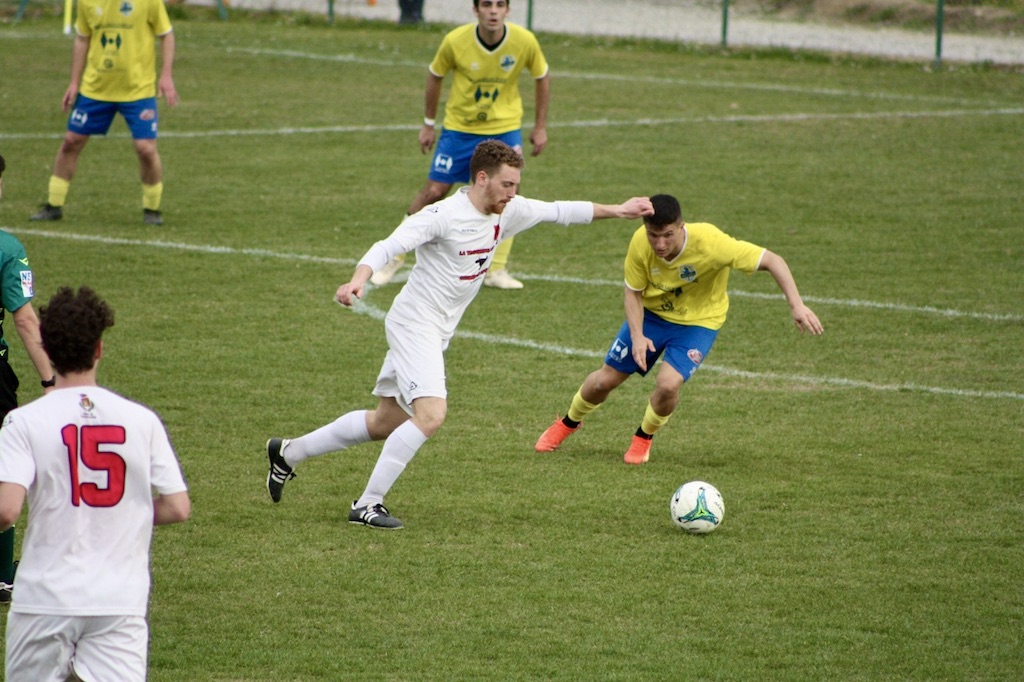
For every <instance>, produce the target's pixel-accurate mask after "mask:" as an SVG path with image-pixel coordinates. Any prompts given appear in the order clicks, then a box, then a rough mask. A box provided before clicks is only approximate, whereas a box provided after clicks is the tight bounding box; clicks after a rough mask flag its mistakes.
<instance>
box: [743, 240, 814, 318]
mask: <svg viewBox="0 0 1024 682" xmlns="http://www.w3.org/2000/svg"><path fill="white" fill-rule="evenodd" d="M758 270H767V271H768V272H770V273H771V275H772V277H774V278H775V283H776V284H778V285H779V289H781V290H782V295H783V296H785V297H786V302H787V303H789V310H790V313H791V314H792V316H793V323H794V324H796V326H797V329H799V330H800V332H801V333H803V332H805V331H806V332H810V333H812V334H820V333H822V332H823V331H824V328H823V327H822V326H821V322H819V321H818V316H817V315H815V314H814V311H812V310H811V309H810V308H808V307H807V306H806V305H804V302H803V299H802V298H800V292H799V291H798V290H797V288H796V280H794V279H793V273H792V272H790V271H789V266H788V265H787V264H786V261H785V260H783V258H782V256H780V255H778V254H776V253H772V252H771V251H769V250H767V249H765V252H764V256H763V257H762V258H761V265H760V266H759V267H758Z"/></svg>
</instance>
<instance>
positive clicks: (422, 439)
mask: <svg viewBox="0 0 1024 682" xmlns="http://www.w3.org/2000/svg"><path fill="white" fill-rule="evenodd" d="M426 442H427V437H426V436H424V435H423V432H422V431H420V430H419V428H417V426H416V425H415V424H413V423H412V421H407V422H405V423H404V424H402V425H401V426H399V427H398V428H397V429H395V430H394V431H393V432H392V434H391V435H390V436H388V438H387V440H385V441H384V449H383V450H381V451H380V457H378V458H377V464H375V465H374V467H373V473H371V474H370V480H369V481H367V483H366V490H364V491H363V494H362V495H361V496H360V498H359V500H358V502H356V506H357V507H365V506H370V505H374V504H381V503H383V502H384V496H385V495H387V494H388V491H389V490H391V486H393V485H394V484H395V481H397V480H398V477H399V476H401V475H402V472H403V471H405V465H406V464H408V463H409V462H410V461H411V460H412V458H413V457H415V456H416V452H417V451H418V450H419V449H420V447H421V446H422V445H423V444H424V443H426Z"/></svg>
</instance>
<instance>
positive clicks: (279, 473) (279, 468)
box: [267, 438, 295, 502]
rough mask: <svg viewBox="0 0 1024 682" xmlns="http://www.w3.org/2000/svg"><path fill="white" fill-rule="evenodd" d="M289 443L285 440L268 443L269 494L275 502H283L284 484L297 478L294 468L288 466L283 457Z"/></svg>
mask: <svg viewBox="0 0 1024 682" xmlns="http://www.w3.org/2000/svg"><path fill="white" fill-rule="evenodd" d="M287 442H288V441H286V440H284V439H283V438H271V439H270V440H268V441H267V459H269V460H270V472H269V473H268V474H267V492H268V493H270V499H272V500H273V501H274V502H280V501H281V493H283V492H284V484H285V483H287V482H288V480H289V479H291V478H295V474H294V473H292V468H291V467H290V466H288V462H286V461H284V457H282V456H281V450H283V449H284V446H285V443H287Z"/></svg>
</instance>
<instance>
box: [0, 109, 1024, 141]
mask: <svg viewBox="0 0 1024 682" xmlns="http://www.w3.org/2000/svg"><path fill="white" fill-rule="evenodd" d="M1022 115H1024V107H1009V108H1001V109H947V110H943V111H871V112H848V113H799V112H798V113H790V114H736V115H731V116H679V117H670V118H640V119H628V120H619V121H613V120H609V119H593V120H589V121H564V122H561V123H557V122H556V123H549V124H548V127H549V128H616V127H636V126H676V125H698V124H701V123H708V124H714V123H804V122H813V121H856V120H860V121H867V120H888V119H926V118H974V117H981V116H1022ZM419 129H420V125H419V124H407V123H401V124H398V123H396V124H390V125H388V124H380V125H340V126H317V127H301V126H300V127H293V126H285V127H282V128H251V129H225V130H193V131H175V130H167V131H161V133H160V137H161V138H171V139H196V138H210V137H260V136H269V135H275V136H276V135H328V134H348V133H382V132H409V131H415V130H419ZM63 137H64V134H63V133H0V140H47V139H53V140H59V139H62V138H63ZM108 137H110V138H114V139H117V138H123V139H127V138H128V137H129V134H128V133H114V134H113V135H109V136H108Z"/></svg>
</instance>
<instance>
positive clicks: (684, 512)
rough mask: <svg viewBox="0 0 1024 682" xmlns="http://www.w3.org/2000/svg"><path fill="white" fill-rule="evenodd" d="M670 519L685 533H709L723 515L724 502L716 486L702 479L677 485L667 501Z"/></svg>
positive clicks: (717, 524)
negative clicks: (676, 488) (677, 487)
mask: <svg viewBox="0 0 1024 682" xmlns="http://www.w3.org/2000/svg"><path fill="white" fill-rule="evenodd" d="M668 508H669V511H670V512H671V513H672V521H674V522H675V524H676V525H677V526H679V527H680V528H682V529H683V530H685V531H686V532H687V533H698V534H702V533H710V532H711V531H713V530H714V529H716V528H718V526H719V524H721V523H722V518H723V517H724V516H725V502H724V501H723V500H722V493H720V492H718V488H716V487H715V486H713V485H711V484H710V483H705V482H704V481H690V482H689V483H684V484H682V485H681V486H679V489H678V490H676V491H675V493H673V494H672V499H671V500H669V503H668Z"/></svg>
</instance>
